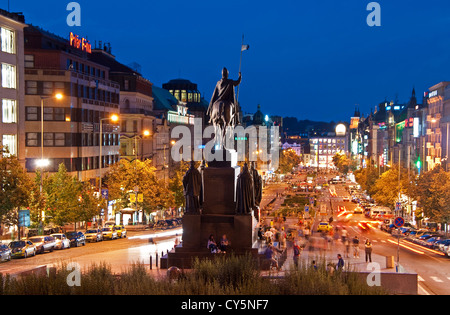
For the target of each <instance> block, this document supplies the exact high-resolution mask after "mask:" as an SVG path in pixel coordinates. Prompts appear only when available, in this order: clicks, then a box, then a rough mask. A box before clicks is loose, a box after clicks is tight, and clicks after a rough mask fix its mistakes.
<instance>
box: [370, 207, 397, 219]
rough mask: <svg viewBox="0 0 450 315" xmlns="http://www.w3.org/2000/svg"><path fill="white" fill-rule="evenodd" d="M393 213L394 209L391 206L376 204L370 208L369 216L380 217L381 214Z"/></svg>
mask: <svg viewBox="0 0 450 315" xmlns="http://www.w3.org/2000/svg"><path fill="white" fill-rule="evenodd" d="M386 214H387V215H388V216H390V215H392V210H391V209H390V208H389V207H382V206H375V207H372V208H371V209H370V213H369V217H370V218H372V219H378V218H379V215H386Z"/></svg>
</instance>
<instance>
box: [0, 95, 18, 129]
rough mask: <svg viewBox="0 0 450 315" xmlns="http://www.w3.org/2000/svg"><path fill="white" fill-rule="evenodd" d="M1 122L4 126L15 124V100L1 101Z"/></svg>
mask: <svg viewBox="0 0 450 315" xmlns="http://www.w3.org/2000/svg"><path fill="white" fill-rule="evenodd" d="M2 122H3V123H5V124H14V123H17V108H16V101H15V100H8V99H3V100H2Z"/></svg>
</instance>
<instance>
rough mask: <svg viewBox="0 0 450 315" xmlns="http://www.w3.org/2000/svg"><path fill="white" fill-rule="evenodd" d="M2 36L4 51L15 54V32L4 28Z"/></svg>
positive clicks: (0, 34)
mask: <svg viewBox="0 0 450 315" xmlns="http://www.w3.org/2000/svg"><path fill="white" fill-rule="evenodd" d="M0 36H1V41H2V51H3V52H6V53H10V54H15V53H16V47H15V41H14V31H11V30H8V29H6V28H3V27H2V28H1V33H0Z"/></svg>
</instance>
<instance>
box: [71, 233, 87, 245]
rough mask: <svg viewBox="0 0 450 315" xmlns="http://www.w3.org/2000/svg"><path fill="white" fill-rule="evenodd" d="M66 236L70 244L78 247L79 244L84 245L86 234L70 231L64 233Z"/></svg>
mask: <svg viewBox="0 0 450 315" xmlns="http://www.w3.org/2000/svg"><path fill="white" fill-rule="evenodd" d="M66 236H67V238H68V239H69V240H70V246H75V247H78V246H80V245H83V246H84V245H86V236H84V233H83V232H80V231H70V232H67V233H66Z"/></svg>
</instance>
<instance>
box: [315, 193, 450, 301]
mask: <svg viewBox="0 0 450 315" xmlns="http://www.w3.org/2000/svg"><path fill="white" fill-rule="evenodd" d="M334 189H335V191H336V195H337V197H332V196H331V195H330V193H329V192H328V190H326V191H324V194H323V196H322V198H323V200H324V202H326V203H327V205H329V208H328V210H329V211H328V213H327V217H328V218H329V216H331V215H333V218H334V221H333V226H336V225H338V226H342V227H345V228H346V230H347V231H348V234H349V237H350V239H351V238H353V237H354V236H355V235H358V237H359V239H360V248H361V255H360V260H361V261H363V260H364V259H365V257H364V249H363V243H364V241H365V239H366V238H369V239H370V240H371V242H372V244H373V254H374V255H380V256H384V257H386V256H393V257H394V261H395V263H397V261H398V263H399V266H400V268H399V272H409V273H417V275H418V280H419V294H425V295H426V294H431V295H433V294H436V295H447V294H450V258H448V257H445V256H444V255H443V254H442V253H440V252H436V251H433V250H429V249H426V248H424V247H423V246H420V245H417V244H413V243H412V242H409V241H407V240H405V239H404V238H401V239H400V242H398V238H397V237H396V236H393V235H391V234H389V233H387V232H384V231H382V230H380V229H379V224H380V223H381V222H379V221H376V220H372V219H370V218H367V217H365V215H364V214H353V211H354V209H355V208H356V206H357V204H356V203H353V202H351V201H343V197H344V196H349V193H348V191H347V189H346V188H345V185H344V184H337V185H334ZM350 200H351V199H350ZM339 207H345V209H346V210H347V212H346V213H344V214H341V213H342V212H338V211H337V210H338V209H339ZM324 219H325V218H324ZM361 222H366V223H368V224H369V229H363V228H362V227H361V226H359V223H361Z"/></svg>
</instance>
